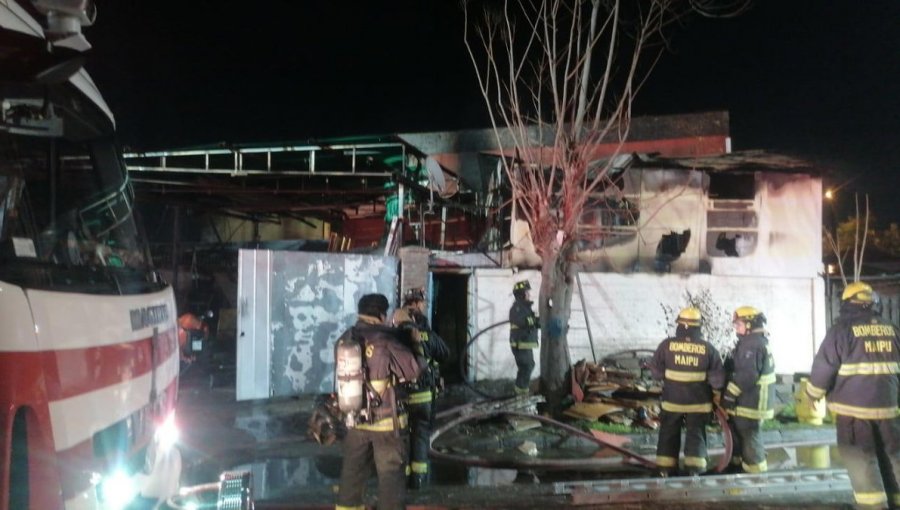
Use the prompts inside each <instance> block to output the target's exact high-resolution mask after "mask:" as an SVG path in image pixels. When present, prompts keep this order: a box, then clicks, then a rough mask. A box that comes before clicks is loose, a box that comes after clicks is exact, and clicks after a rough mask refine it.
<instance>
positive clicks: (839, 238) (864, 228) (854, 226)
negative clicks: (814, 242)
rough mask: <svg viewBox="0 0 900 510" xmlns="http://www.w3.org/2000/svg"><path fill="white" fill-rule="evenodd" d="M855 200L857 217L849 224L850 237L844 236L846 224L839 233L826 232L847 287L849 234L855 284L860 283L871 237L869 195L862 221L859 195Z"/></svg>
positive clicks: (837, 228) (839, 227)
mask: <svg viewBox="0 0 900 510" xmlns="http://www.w3.org/2000/svg"><path fill="white" fill-rule="evenodd" d="M854 200H855V204H856V215H855V216H853V217H852V218H850V220H849V221H848V222H847V223H848V224H849V229H850V230H852V232H847V234H848V235H843V234H842V232H843V231H844V230H845V229H844V228H843V226H844V225H845V224H844V223H841V224H840V225H837V226H836V230H837V231H835V232H831V231H829V230H825V240H826V241H827V243H828V246H829V247H830V248H831V251H832V252H833V253H834V256H835V258H836V259H837V264H838V271H839V272H840V274H841V280H842V281H843V283H844V286H846V285H847V275H846V272H845V271H844V259H845V258H847V256H849V255H850V246H849V245H850V243H851V240H848V239H847V238H848V237H850V235H849V234H852V244H853V253H852V256H853V274H852V275H851V276H852V280H851V281H853V282H858V281H859V279H860V276H861V275H862V266H863V259H864V256H865V254H866V241H867V240H868V237H869V195H868V194H866V195H865V215H864V216H863V217H862V220H860V210H859V195H855V196H854Z"/></svg>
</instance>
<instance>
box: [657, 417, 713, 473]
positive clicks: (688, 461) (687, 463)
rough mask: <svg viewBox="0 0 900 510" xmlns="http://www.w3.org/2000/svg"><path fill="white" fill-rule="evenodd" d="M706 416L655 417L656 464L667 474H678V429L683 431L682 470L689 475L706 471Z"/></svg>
mask: <svg viewBox="0 0 900 510" xmlns="http://www.w3.org/2000/svg"><path fill="white" fill-rule="evenodd" d="M708 422H709V413H673V412H670V411H665V410H664V411H661V412H660V413H659V440H658V442H657V444H656V462H657V464H659V465H660V467H662V468H663V469H664V470H665V471H666V473H667V474H670V475H673V474H675V473H676V472H677V471H678V454H679V452H680V451H681V429H682V426H683V427H684V468H685V471H686V472H687V473H689V474H700V473H702V472H704V471H706V424H707V423H708Z"/></svg>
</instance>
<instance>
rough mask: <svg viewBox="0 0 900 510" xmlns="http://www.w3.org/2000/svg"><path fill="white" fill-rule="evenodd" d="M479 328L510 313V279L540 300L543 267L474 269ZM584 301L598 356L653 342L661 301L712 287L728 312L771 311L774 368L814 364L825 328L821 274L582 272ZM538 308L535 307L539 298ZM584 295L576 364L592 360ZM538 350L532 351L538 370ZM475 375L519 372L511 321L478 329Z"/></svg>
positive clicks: (675, 304) (675, 301) (664, 330)
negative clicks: (525, 285)
mask: <svg viewBox="0 0 900 510" xmlns="http://www.w3.org/2000/svg"><path fill="white" fill-rule="evenodd" d="M472 278H473V281H474V284H473V285H472V286H470V288H472V289H473V290H474V292H473V295H472V299H473V307H472V308H473V311H474V312H475V320H474V321H472V322H473V323H474V324H475V330H474V331H472V332H471V333H472V334H475V333H477V332H478V331H481V330H483V329H485V328H487V327H489V326H491V325H492V324H495V323H497V322H501V321H505V320H508V318H509V308H510V306H511V305H512V302H513V296H512V286H513V283H515V282H516V281H518V280H521V279H528V280H529V281H530V282H531V286H532V288H533V289H534V291H533V294H534V296H533V299H535V300H536V299H537V290H538V289H539V288H540V273H539V272H538V271H520V272H518V273H515V274H514V273H513V272H512V271H511V270H509V269H478V270H476V272H475V273H474V274H473V277H472ZM580 280H581V284H582V285H583V286H584V290H583V291H584V302H585V304H586V307H587V310H588V312H587V318H588V320H589V322H590V328H591V333H592V335H593V340H594V350H595V352H596V354H597V357H598V359H600V358H602V357H603V356H605V355H608V354H612V353H616V352H619V351H623V350H628V349H655V348H656V346H657V345H658V344H659V342H660V341H662V340H663V339H664V338H665V337H666V336H667V335H669V334H671V333H673V332H674V327H673V326H672V325H671V324H669V323H667V321H666V317H665V312H664V309H663V305H667V306H668V307H670V308H674V309H676V310H677V309H678V308H681V307H682V306H684V305H685V303H686V302H685V292H686V291H688V292H691V293H692V294H697V293H699V292H701V291H703V290H707V289H708V290H709V292H710V294H711V296H712V298H713V299H714V301H715V302H716V303H717V304H718V305H719V306H720V307H721V308H722V309H723V310H725V312H724V313H725V314H726V317H725V319H726V320H727V314H730V313H731V312H732V311H733V310H734V309H735V308H737V307H739V306H743V305H750V306H755V307H757V308H759V309H761V310H762V311H763V312H764V313H765V314H766V316H767V317H768V329H769V332H770V340H771V344H770V345H771V348H772V352H773V355H774V357H775V364H776V372H778V373H794V372H806V371H809V368H810V366H811V365H812V359H813V356H814V355H815V349H816V348H817V347H818V345H819V343H820V342H821V340H822V337H823V336H824V333H825V305H824V289H823V284H822V282H821V280H820V279H819V278H754V277H746V276H718V275H706V274H692V275H673V274H665V275H656V274H616V273H582V274H581V275H580ZM535 310H536V311H537V306H536V305H535ZM584 315H585V314H584V312H583V311H582V309H581V297H580V296H579V294H578V292H577V291H576V293H575V295H574V296H573V298H572V316H571V319H570V330H569V348H570V354H571V357H572V361H573V363H574V362H576V361H578V360H579V359H587V360H591V359H592V355H591V346H590V342H589V339H588V335H587V330H586V328H585V327H584ZM539 358H540V356H538V355H537V352H535V361H536V362H537V364H538V367H537V368H536V369H535V372H534V377H535V378H536V377H538V375H539V373H540V359H539ZM469 360H470V361H469V363H470V369H471V372H470V373H472V374H474V378H475V379H476V380H481V379H504V378H512V377H514V376H515V372H516V368H515V362H514V361H513V358H512V353H511V351H510V348H509V327H508V325H504V326H501V327H498V328H494V329H493V330H491V331H489V332H487V333H485V334H483V335H481V336H480V337H479V338H478V339H477V340H476V341H475V343H474V345H473V346H472V348H471V349H470V352H469Z"/></svg>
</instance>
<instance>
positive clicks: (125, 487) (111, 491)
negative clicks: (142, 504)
mask: <svg viewBox="0 0 900 510" xmlns="http://www.w3.org/2000/svg"><path fill="white" fill-rule="evenodd" d="M100 496H101V499H102V500H103V505H104V506H103V508H104V509H109V510H120V509H122V508H125V507H126V506H127V505H128V504H129V503H131V500H133V499H134V498H135V496H137V486H136V485H135V483H134V479H132V478H131V477H130V476H128V475H127V474H125V472H124V471H116V472H114V473H113V474H111V475H110V476H106V477H104V478H103V480H101V481H100Z"/></svg>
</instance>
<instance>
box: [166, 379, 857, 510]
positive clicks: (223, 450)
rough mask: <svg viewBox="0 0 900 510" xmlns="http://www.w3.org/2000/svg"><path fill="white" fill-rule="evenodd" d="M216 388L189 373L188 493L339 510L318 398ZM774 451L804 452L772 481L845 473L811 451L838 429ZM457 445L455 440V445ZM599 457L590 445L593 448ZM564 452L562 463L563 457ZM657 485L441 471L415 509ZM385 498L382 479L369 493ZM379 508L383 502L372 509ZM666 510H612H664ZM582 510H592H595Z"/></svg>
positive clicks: (794, 438) (598, 472) (495, 444)
mask: <svg viewBox="0 0 900 510" xmlns="http://www.w3.org/2000/svg"><path fill="white" fill-rule="evenodd" d="M214 382H215V383H216V384H215V385H214V386H212V387H211V385H210V377H209V374H208V373H205V372H204V371H202V370H200V369H199V368H198V369H196V370H194V369H192V370H191V371H188V372H187V373H186V374H184V376H183V377H182V380H181V388H180V394H179V411H178V413H179V414H178V416H179V422H180V425H181V428H182V452H183V456H184V461H185V471H184V475H183V483H184V484H185V485H193V484H200V483H208V482H211V481H215V480H216V479H217V477H218V475H219V473H221V472H222V471H226V470H249V471H251V472H252V473H253V484H254V487H253V494H254V500H255V501H256V508H257V509H260V510H265V509H269V508H271V509H285V510H286V509H292V508H298V509H299V508H304V509H312V508H333V504H334V498H335V492H336V490H337V484H338V477H339V473H340V462H341V458H340V444H339V443H337V444H334V445H331V446H322V445H319V444H318V443H316V442H315V441H313V440H312V439H310V438H309V437H307V435H306V430H307V420H308V419H309V417H310V415H311V413H312V411H313V409H314V406H315V398H314V396H301V397H296V398H277V399H269V400H257V401H246V402H236V401H235V400H234V384H233V377H232V378H229V377H227V374H226V376H225V377H222V376H221V374H219V376H218V377H217V379H216V380H215V381H214ZM485 430H486V431H487V432H485V431H480V433H479V434H475V435H471V434H470V435H468V436H465V435H464V437H463V439H464V441H465V444H466V445H467V446H466V447H467V448H468V449H469V450H473V449H474V450H475V451H489V452H491V454H492V455H498V454H499V455H503V454H509V453H510V452H509V450H510V449H512V448H513V447H514V445H518V444H521V442H522V441H523V440H526V439H527V440H532V441H533V442H535V443H536V444H537V445H538V448H539V451H541V450H543V449H545V448H549V447H550V446H553V445H556V446H559V445H558V444H556V443H559V436H556V435H553V434H546V433H544V432H541V431H526V432H523V433H520V434H522V435H521V437H510V436H509V435H503V434H500V433H499V432H496V433H495V432H493V431H491V430H490V428H487V429H485ZM716 436H717V435H711V437H710V446H711V452H710V453H711V461H712V463H713V464H714V463H715V460H716V458H715V452H716V445H718V444H721V439H720V438H718V437H716ZM630 437H631V438H632V441H633V443H632V445H629V447H630V448H632V449H634V450H635V451H638V452H640V453H642V454H643V453H647V454H652V451H653V449H654V447H655V443H656V435H655V434H653V433H650V434H641V435H634V436H630ZM765 440H766V444H775V443H786V444H799V445H803V446H800V447H794V446H789V447H783V448H773V449H771V450H770V451H769V453H768V462H769V466H770V469H771V470H772V471H776V470H792V469H798V468H809V467H815V468H827V467H831V468H836V467H840V461H839V459H838V458H837V456H836V452H835V449H834V448H833V447H828V446H825V447H821V446H820V447H817V448H814V447H810V446H808V445H810V444H813V443H816V442H817V441H819V442H820V443H823V444H827V443H833V441H834V431H833V429H829V428H827V427H825V428H818V429H806V430H783V431H777V430H769V431H766V437H765ZM447 444H448V445H450V444H451V441H450V438H448V439H447ZM586 446H587V447H589V445H586ZM566 447H569V448H572V453H571V455H572V456H574V455H577V454H578V453H577V452H583V451H584V450H583V449H581V448H579V445H578V444H577V441H573V440H572V439H569V440H566ZM558 454H559V451H555V452H554V455H558ZM643 476H648V473H647V472H646V471H640V470H637V469H635V468H630V469H622V465H621V463H618V462H613V463H611V464H610V465H609V466H607V467H601V468H599V469H593V470H590V471H582V472H571V471H562V472H540V473H533V472H530V471H519V470H513V469H490V468H481V467H465V466H459V465H448V464H442V463H439V462H438V463H435V466H434V480H433V483H432V484H431V486H430V487H428V488H427V489H424V490H420V491H410V493H409V496H408V507H409V508H420V509H425V508H435V509H437V508H460V509H463V508H465V509H470V508H556V507H562V506H570V505H571V503H570V500H569V496H567V495H565V494H556V493H555V492H554V482H560V481H573V480H598V479H619V478H631V477H643ZM367 493H368V495H369V496H370V497H372V496H374V494H375V479H374V477H373V479H372V480H371V481H370V489H369V490H368V491H367ZM851 503H852V495H851V494H850V492H849V491H847V492H846V493H843V492H841V493H800V494H797V495H796V496H790V497H786V496H783V495H782V496H779V497H778V498H774V497H767V496H765V495H764V494H763V495H756V496H752V497H750V498H748V499H747V500H743V501H740V500H739V501H734V500H731V499H729V500H728V501H727V502H725V501H715V500H710V501H690V502H685V503H684V504H681V503H679V502H666V503H665V507H666V508H668V509H687V508H701V509H705V508H710V509H712V508H716V509H720V508H722V507H723V506H728V507H729V508H737V509H743V508H852V505H851ZM369 504H370V505H372V508H374V500H371V501H369ZM661 505H662V503H661V502H659V501H656V502H654V501H647V502H640V503H623V504H606V505H602V506H600V507H602V508H628V509H645V508H659V507H660V506H661ZM579 508H592V506H590V505H586V506H580V507H579Z"/></svg>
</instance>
